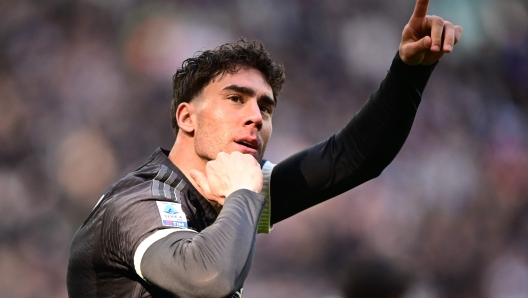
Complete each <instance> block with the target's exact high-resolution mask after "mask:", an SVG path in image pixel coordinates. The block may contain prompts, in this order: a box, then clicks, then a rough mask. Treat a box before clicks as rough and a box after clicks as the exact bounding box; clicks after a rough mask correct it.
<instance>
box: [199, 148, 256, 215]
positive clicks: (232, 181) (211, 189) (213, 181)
mask: <svg viewBox="0 0 528 298" xmlns="http://www.w3.org/2000/svg"><path fill="white" fill-rule="evenodd" d="M190 175H191V177H192V178H193V179H194V180H195V181H196V184H197V186H198V187H199V188H200V189H201V190H202V193H203V194H204V197H205V198H206V199H208V200H210V201H213V202H215V203H217V204H220V205H224V201H225V198H226V197H228V196H229V195H230V194H231V193H233V192H234V191H236V190H239V189H248V190H251V191H254V192H256V193H259V192H260V191H261V190H262V179H263V178H262V170H261V169H260V165H259V163H258V162H257V160H256V159H255V158H254V157H253V156H251V155H249V154H242V153H240V152H238V151H234V152H232V153H225V152H220V153H218V155H217V156H216V159H215V160H211V161H209V162H207V165H206V166H205V173H202V172H200V171H198V170H191V172H190Z"/></svg>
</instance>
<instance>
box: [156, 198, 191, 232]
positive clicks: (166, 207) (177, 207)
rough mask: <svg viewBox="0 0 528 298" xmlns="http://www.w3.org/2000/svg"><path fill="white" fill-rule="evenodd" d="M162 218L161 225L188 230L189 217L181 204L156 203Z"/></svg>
mask: <svg viewBox="0 0 528 298" xmlns="http://www.w3.org/2000/svg"><path fill="white" fill-rule="evenodd" d="M156 205H157V206H158V211H159V214H160V217H161V224H162V225H164V226H168V227H178V228H187V217H186V216H185V213H183V210H182V207H181V204H178V203H173V202H162V201H156Z"/></svg>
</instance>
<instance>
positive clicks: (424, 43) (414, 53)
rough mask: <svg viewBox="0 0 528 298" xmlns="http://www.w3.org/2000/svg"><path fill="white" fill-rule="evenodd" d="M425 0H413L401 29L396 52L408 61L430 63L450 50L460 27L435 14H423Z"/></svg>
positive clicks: (458, 37)
mask: <svg viewBox="0 0 528 298" xmlns="http://www.w3.org/2000/svg"><path fill="white" fill-rule="evenodd" d="M428 7H429V0H417V1H416V7H415V8H414V13H413V15H412V16H411V19H410V20H409V22H408V23H407V25H405V28H404V29H403V32H402V39H401V43H400V48H399V53H400V58H401V59H402V61H403V62H405V63H406V64H408V65H431V64H433V63H435V62H436V61H438V60H440V58H442V56H443V55H444V54H445V53H451V52H452V51H453V47H454V45H455V44H456V43H457V42H458V41H459V40H460V37H461V35H462V27H460V26H458V25H456V26H455V25H453V24H452V23H451V22H449V21H445V20H444V19H442V18H441V17H439V16H430V15H427V9H428Z"/></svg>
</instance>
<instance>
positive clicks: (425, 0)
mask: <svg viewBox="0 0 528 298" xmlns="http://www.w3.org/2000/svg"><path fill="white" fill-rule="evenodd" d="M428 7H429V0H417V1H416V6H415V7H414V12H413V17H415V18H425V16H426V15H427V8H428Z"/></svg>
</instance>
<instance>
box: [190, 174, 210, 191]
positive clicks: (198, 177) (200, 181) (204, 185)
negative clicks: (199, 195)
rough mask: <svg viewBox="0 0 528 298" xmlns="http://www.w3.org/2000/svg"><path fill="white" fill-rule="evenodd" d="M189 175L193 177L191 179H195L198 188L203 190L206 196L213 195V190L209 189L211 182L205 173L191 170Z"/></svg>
mask: <svg viewBox="0 0 528 298" xmlns="http://www.w3.org/2000/svg"><path fill="white" fill-rule="evenodd" d="M189 174H190V175H191V178H193V179H194V181H195V182H196V186H197V187H199V188H201V189H202V191H203V193H204V194H210V193H211V189H210V188H209V182H208V180H207V177H206V176H205V174H204V173H202V172H200V171H198V170H191V172H190V173H189Z"/></svg>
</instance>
